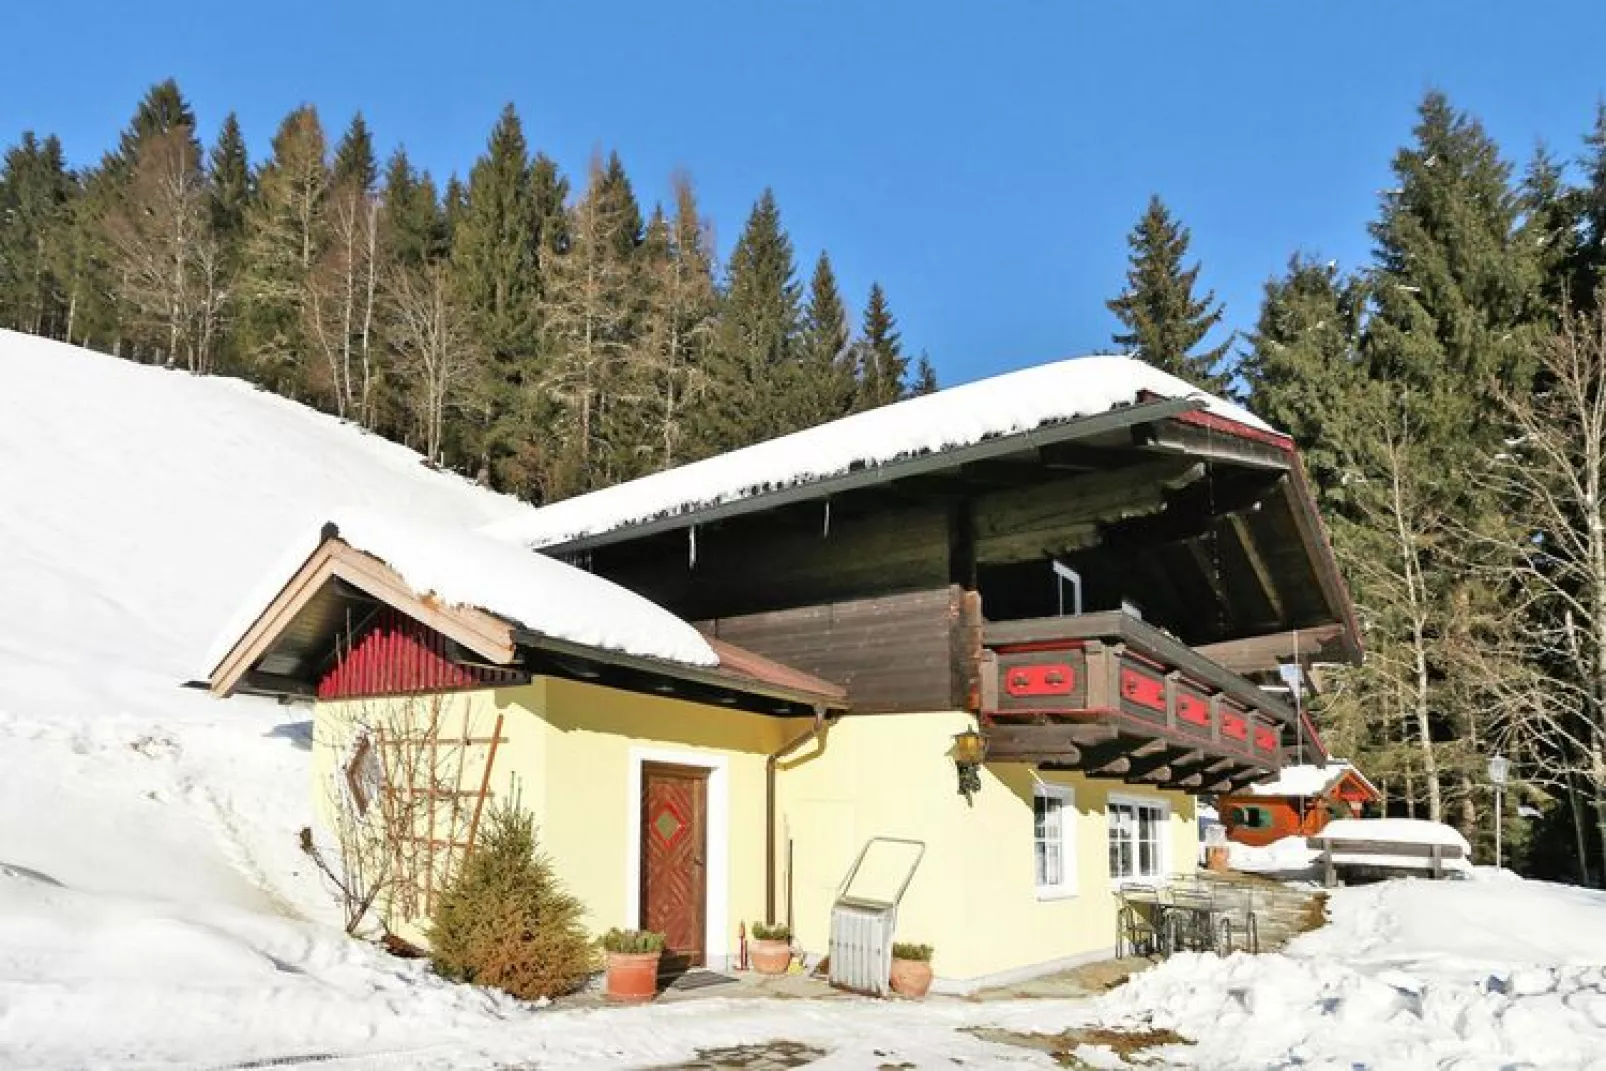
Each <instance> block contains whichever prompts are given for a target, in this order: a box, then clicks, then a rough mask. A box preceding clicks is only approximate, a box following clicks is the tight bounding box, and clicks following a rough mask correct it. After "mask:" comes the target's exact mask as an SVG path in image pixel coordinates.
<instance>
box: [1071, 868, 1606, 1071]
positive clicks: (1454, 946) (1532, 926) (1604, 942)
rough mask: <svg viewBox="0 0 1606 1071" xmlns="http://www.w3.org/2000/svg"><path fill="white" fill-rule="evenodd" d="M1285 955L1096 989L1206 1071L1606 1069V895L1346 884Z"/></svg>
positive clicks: (1189, 963)
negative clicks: (1166, 1033) (1297, 1069)
mask: <svg viewBox="0 0 1606 1071" xmlns="http://www.w3.org/2000/svg"><path fill="white" fill-rule="evenodd" d="M1331 913H1332V923H1331V924H1330V925H1329V926H1327V927H1325V928H1323V929H1320V930H1317V931H1316V932H1314V933H1311V934H1308V935H1306V936H1304V937H1302V938H1300V939H1298V940H1297V941H1296V942H1295V943H1294V944H1293V945H1291V946H1290V947H1289V949H1288V951H1287V952H1286V953H1285V954H1282V955H1268V956H1247V955H1242V954H1239V955H1234V956H1230V957H1227V958H1225V959H1219V958H1217V957H1215V956H1208V955H1204V956H1201V955H1182V956H1177V957H1174V958H1173V959H1172V960H1170V961H1169V962H1167V963H1165V964H1163V965H1161V966H1160V967H1157V968H1156V969H1154V970H1152V971H1148V972H1145V973H1144V974H1141V975H1139V976H1137V977H1136V978H1135V979H1134V980H1133V981H1132V982H1130V983H1128V984H1127V985H1126V986H1124V987H1122V988H1121V989H1119V990H1116V991H1114V992H1113V993H1111V994H1110V995H1108V996H1107V997H1105V998H1102V999H1101V1000H1100V1001H1099V1002H1098V1004H1099V1010H1098V1012H1097V1015H1098V1017H1099V1018H1100V1019H1101V1020H1103V1021H1106V1022H1121V1021H1126V1022H1132V1023H1137V1022H1142V1023H1153V1024H1155V1025H1157V1026H1162V1027H1170V1028H1173V1029H1175V1030H1177V1031H1178V1032H1179V1033H1181V1034H1182V1035H1184V1036H1186V1037H1192V1038H1197V1039H1198V1044H1197V1045H1195V1046H1192V1047H1189V1048H1187V1049H1181V1048H1173V1049H1167V1050H1166V1052H1165V1054H1166V1056H1167V1057H1168V1058H1169V1059H1171V1060H1173V1061H1174V1062H1176V1063H1177V1064H1179V1065H1185V1066H1197V1067H1207V1068H1223V1069H1226V1068H1261V1067H1289V1066H1314V1067H1343V1068H1349V1067H1367V1068H1451V1067H1453V1068H1459V1069H1472V1068H1513V1067H1527V1068H1547V1069H1548V1068H1602V1067H1606V894H1603V893H1600V892H1594V891H1586V890H1582V889H1574V888H1569V887H1566V886H1558V885H1549V884H1545V883H1542V882H1527V881H1522V880H1520V879H1506V880H1502V879H1500V878H1493V879H1489V880H1476V881H1441V882H1429V881H1425V880H1404V881H1392V882H1386V883H1382V884H1377V885H1370V886H1361V887H1357V888H1353V889H1340V890H1337V891H1336V892H1335V893H1334V895H1333V898H1332V901H1331Z"/></svg>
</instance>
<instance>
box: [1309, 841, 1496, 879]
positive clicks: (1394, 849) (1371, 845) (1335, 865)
mask: <svg viewBox="0 0 1606 1071" xmlns="http://www.w3.org/2000/svg"><path fill="white" fill-rule="evenodd" d="M1310 846H1311V847H1312V848H1314V849H1316V850H1317V851H1319V852H1321V866H1322V884H1324V885H1327V886H1329V887H1331V886H1334V885H1337V884H1338V871H1340V870H1378V871H1394V870H1403V871H1406V872H1410V873H1418V872H1420V873H1425V874H1427V875H1428V876H1429V877H1432V878H1435V879H1439V878H1445V877H1448V876H1451V875H1452V874H1453V875H1461V874H1464V873H1466V872H1467V871H1468V870H1469V869H1471V866H1470V863H1469V861H1468V859H1467V857H1466V852H1464V851H1463V850H1462V849H1461V846H1460V845H1458V844H1415V843H1410V842H1404V841H1394V840H1359V839H1355V838H1351V837H1343V838H1335V837H1328V836H1322V835H1317V836H1314V837H1312V838H1310Z"/></svg>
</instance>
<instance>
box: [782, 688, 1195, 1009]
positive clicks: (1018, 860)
mask: <svg viewBox="0 0 1606 1071" xmlns="http://www.w3.org/2000/svg"><path fill="white" fill-rule="evenodd" d="M972 726H973V722H972V720H971V718H970V717H969V716H968V715H966V714H963V713H959V712H955V711H951V712H936V713H924V714H901V715H867V716H861V717H849V718H844V719H843V720H841V721H840V722H838V723H836V724H835V725H833V726H832V727H831V729H830V731H829V734H828V736H827V738H826V741H825V746H824V748H823V749H818V750H815V751H810V750H808V749H805V750H804V751H802V752H800V754H799V755H798V757H797V758H796V759H794V760H792V761H789V762H788V764H787V766H788V767H789V768H788V769H786V770H785V772H784V773H783V775H782V777H781V779H780V800H781V806H780V814H779V823H778V824H779V827H780V830H781V836H782V838H783V839H782V843H783V844H785V843H786V842H787V841H788V840H789V841H790V845H791V852H790V856H791V859H792V870H793V873H792V875H791V890H792V921H793V924H794V928H795V930H796V932H797V936H798V939H799V941H800V943H801V944H802V945H803V947H804V948H805V949H807V950H808V951H809V952H811V953H823V952H824V951H825V949H826V947H827V945H828V941H829V929H830V911H831V902H832V899H833V897H834V895H835V893H836V889H837V886H838V884H839V883H840V882H841V880H842V878H843V876H844V875H845V874H846V872H847V868H848V867H849V866H850V865H851V863H852V860H853V857H854V855H855V854H856V853H857V852H858V850H859V848H860V846H861V845H862V844H863V843H864V841H865V840H866V839H867V838H868V837H871V836H890V837H906V838H910V839H915V840H921V841H924V842H925V843H926V846H927V847H926V854H925V856H924V858H923V860H922V861H921V863H920V866H919V869H918V870H917V871H916V874H915V877H914V880H913V882H912V883H911V884H910V886H909V890H908V893H907V894H906V896H905V898H904V901H903V904H902V906H901V908H900V911H899V920H898V938H899V939H900V940H905V941H915V942H924V943H928V944H932V945H934V946H936V949H937V951H936V956H935V958H934V967H935V970H936V972H937V974H938V976H939V978H942V979H944V980H946V981H947V982H948V984H949V985H950V987H952V988H958V989H964V988H970V987H972V986H974V985H975V984H977V983H979V982H980V981H982V980H987V981H1000V980H1005V979H1007V978H1009V977H1012V976H1017V975H1025V974H1028V973H1032V972H1033V969H1034V968H1037V969H1042V968H1046V967H1049V966H1051V965H1057V964H1061V963H1067V962H1071V961H1076V960H1083V959H1094V958H1099V957H1102V956H1103V955H1106V954H1108V953H1109V952H1110V950H1111V949H1112V947H1113V945H1114V941H1115V924H1116V922H1115V916H1116V897H1115V892H1114V885H1113V884H1112V882H1111V880H1110V874H1109V862H1108V859H1109V857H1108V849H1107V818H1106V813H1105V807H1106V805H1107V803H1108V801H1109V797H1110V795H1111V794H1115V795H1121V796H1128V797H1132V798H1137V799H1143V800H1149V801H1158V802H1164V803H1165V804H1167V805H1168V806H1169V809H1170V837H1169V845H1168V850H1169V853H1170V855H1169V858H1168V859H1167V860H1166V862H1165V866H1166V870H1167V871H1176V870H1191V869H1193V867H1194V864H1195V860H1196V858H1197V852H1198V835H1197V825H1196V821H1195V812H1194V805H1193V801H1192V800H1191V799H1190V798H1189V797H1187V796H1186V795H1183V794H1181V793H1172V792H1154V791H1147V790H1142V789H1138V788H1134V787H1131V786H1125V785H1121V784H1119V783H1115V784H1114V786H1113V787H1111V783H1110V782H1101V781H1093V780H1089V779H1087V778H1084V777H1082V776H1080V775H1079V774H1074V773H1061V772H1051V771H1039V770H1036V769H1034V768H1033V767H1031V766H1027V765H1023V764H1018V763H992V764H989V765H987V766H985V767H983V769H982V771H981V791H980V792H978V793H977V794H976V795H975V796H974V798H973V802H972V803H970V804H967V803H966V801H965V799H964V797H962V796H960V795H959V793H958V791H957V777H956V774H955V770H954V764H953V761H952V759H951V758H950V757H949V755H948V749H949V747H950V746H951V744H952V737H953V734H955V733H957V732H960V731H962V730H963V729H966V728H971V727H972ZM1039 779H1041V780H1043V781H1045V782H1052V783H1057V784H1060V785H1065V786H1069V787H1070V789H1071V790H1072V793H1073V803H1074V808H1075V810H1074V815H1075V817H1074V828H1073V832H1072V839H1071V843H1070V849H1071V852H1072V854H1073V858H1074V867H1075V874H1076V881H1075V886H1074V890H1075V891H1074V893H1072V894H1071V895H1067V896H1062V897H1059V898H1051V899H1047V898H1045V899H1040V898H1039V895H1038V890H1037V887H1036V880H1035V873H1034V856H1033V810H1032V799H1033V795H1034V783H1035V782H1036V781H1037V780H1039ZM786 855H787V853H785V852H784V851H783V852H782V858H783V860H784V859H785V858H786ZM784 887H785V884H784V881H783V888H784Z"/></svg>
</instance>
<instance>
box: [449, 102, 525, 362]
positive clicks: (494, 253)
mask: <svg viewBox="0 0 1606 1071" xmlns="http://www.w3.org/2000/svg"><path fill="white" fill-rule="evenodd" d="M530 193H531V190H530V159H529V150H528V147H527V146H526V144H525V140H524V127H523V125H522V124H521V123H520V122H519V117H518V114H517V113H516V112H515V111H514V110H513V106H512V105H511V104H510V105H508V106H507V107H506V108H504V109H503V110H502V115H501V117H500V118H499V119H498V120H497V122H496V126H495V127H494V128H493V129H492V130H491V137H490V142H489V144H488V146H487V148H486V153H485V155H484V156H481V157H480V158H479V159H478V160H477V161H475V163H474V167H473V169H472V170H471V171H470V172H469V179H468V187H467V193H466V197H465V200H464V206H463V211H462V215H461V218H459V219H457V220H455V221H454V222H455V227H454V231H453V234H452V268H453V272H454V274H455V275H456V278H457V281H458V283H457V285H458V287H459V289H460V291H461V292H462V295H463V298H464V301H465V303H466V304H467V306H468V307H469V308H472V309H474V310H475V312H476V316H477V319H478V321H479V322H478V332H479V334H480V336H481V338H482V339H483V340H484V342H485V344H486V346H487V347H488V348H489V349H490V351H491V353H492V354H493V355H494V356H495V357H496V359H497V361H498V362H499V363H500V364H516V363H517V362H518V361H521V360H527V359H529V358H530V357H531V356H532V355H533V354H534V353H535V349H536V347H535V338H534V333H535V293H534V291H535V270H534V269H535V264H536V250H537V248H538V242H539V240H540V236H539V232H538V228H537V225H536V220H537V216H536V211H535V205H534V203H533V201H532V199H531V196H530Z"/></svg>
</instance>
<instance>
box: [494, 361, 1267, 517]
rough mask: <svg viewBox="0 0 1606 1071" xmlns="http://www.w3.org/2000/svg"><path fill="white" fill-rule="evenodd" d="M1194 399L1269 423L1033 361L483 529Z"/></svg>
mask: <svg viewBox="0 0 1606 1071" xmlns="http://www.w3.org/2000/svg"><path fill="white" fill-rule="evenodd" d="M1145 392H1147V393H1151V394H1156V395H1159V396H1160V397H1164V398H1188V397H1198V398H1203V399H1205V409H1206V410H1207V411H1208V412H1211V413H1214V414H1216V415H1218V416H1223V417H1227V418H1229V419H1232V420H1237V421H1241V422H1243V423H1245V424H1248V425H1250V426H1252V427H1256V428H1261V429H1264V430H1270V429H1269V428H1268V426H1267V425H1266V424H1265V423H1263V422H1262V421H1261V420H1260V419H1259V418H1258V417H1256V416H1255V415H1254V414H1252V413H1250V412H1249V411H1248V410H1246V409H1243V408H1241V407H1239V406H1236V405H1233V404H1232V403H1230V402H1227V401H1223V400H1222V399H1220V398H1217V397H1214V396H1212V395H1208V394H1204V393H1203V392H1201V391H1199V390H1198V389H1197V388H1195V387H1194V386H1192V385H1191V384H1189V383H1186V382H1184V381H1183V380H1181V379H1178V378H1177V377H1176V376H1172V375H1168V374H1167V373H1165V372H1162V371H1160V370H1159V369H1157V368H1152V367H1150V366H1149V365H1146V364H1144V363H1143V362H1142V361H1139V360H1135V359H1134V358H1131V357H1121V356H1091V357H1079V358H1073V359H1071V360H1065V361H1056V362H1054V363H1052V364H1045V365H1038V366H1036V367H1033V368H1026V369H1023V370H1021V371H1019V372H1010V373H1008V374H1006V375H1001V376H993V377H992V378H990V379H983V380H978V381H977V382H975V383H966V384H964V385H962V386H958V387H950V388H948V389H947V390H943V391H938V392H937V393H935V394H928V395H924V396H922V397H919V398H911V399H910V400H908V401H905V402H900V403H898V404H896V405H889V406H884V407H882V408H880V409H873V410H870V411H868V412H864V413H855V414H854V415H852V416H848V417H844V418H842V419H841V420H834V421H832V422H830V423H829V424H822V425H820V426H819V427H815V428H809V429H807V430H804V431H799V432H795V433H793V434H791V435H783V436H781V437H780V438H777V439H770V440H768V441H767V442H762V443H758V444H756V445H754V446H749V447H746V448H745V449H742V450H736V451H733V452H731V453H728V454H721V455H720V456H718V457H712V458H708V459H707V460H705V461H697V462H694V463H692V464H690V465H683V466H682V467H680V468H678V469H670V470H669V471H667V472H660V473H656V474H654V475H652V476H644V477H642V478H641V479H638V480H632V481H630V482H629V483H625V484H620V485H618V486H616V487H608V488H604V489H603V490H600V491H593V492H591V493H590V494H586V495H580V496H578V497H576V498H570V499H566V500H564V501H562V502H557V503H554V504H552V505H550V506H546V507H543V508H542V509H540V510H537V511H535V512H534V513H533V514H526V515H523V516H520V517H515V518H509V519H508V520H506V521H502V522H498V523H496V524H493V525H490V526H489V527H487V529H486V532H487V533H488V534H490V535H492V536H494V537H496V538H498V539H506V540H509V541H514V542H520V543H524V544H527V545H529V546H533V547H545V546H554V545H557V544H562V543H566V542H568V541H570V540H573V539H578V538H581V537H583V536H588V535H595V534H597V533H599V532H607V531H611V530H612V529H615V528H621V527H625V526H627V525H632V524H639V523H642V522H645V521H649V520H653V519H656V518H659V517H665V516H674V515H680V514H684V513H690V512H693V511H695V510H698V509H702V508H706V507H709V506H714V505H718V504H721V503H725V502H734V501H737V500H740V499H744V498H751V497H754V496H756V495H760V494H763V493H764V492H766V491H772V490H776V489H779V488H783V487H790V486H793V485H796V484H803V483H810V482H813V481H815V480H820V479H824V478H826V477H829V476H837V475H841V474H843V473H847V472H851V471H854V470H857V469H861V468H873V467H875V466H877V465H884V464H886V463H888V462H890V461H894V460H897V459H899V458H904V457H913V456H918V455H921V454H929V453H933V452H935V451H938V450H944V449H950V448H952V447H956V446H966V445H969V444H972V443H978V442H982V441H983V440H986V439H991V438H996V437H999V436H1004V435H1014V434H1019V433H1022V432H1030V431H1032V430H1034V429H1037V428H1041V427H1046V426H1049V425H1052V424H1060V423H1064V422H1066V421H1069V420H1075V419H1077V418H1079V417H1086V416H1092V415H1094V414H1096V413H1104V412H1108V411H1109V410H1112V409H1117V408H1120V407H1122V406H1127V405H1132V404H1134V403H1135V402H1137V401H1138V398H1139V395H1140V394H1143V393H1145Z"/></svg>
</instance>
